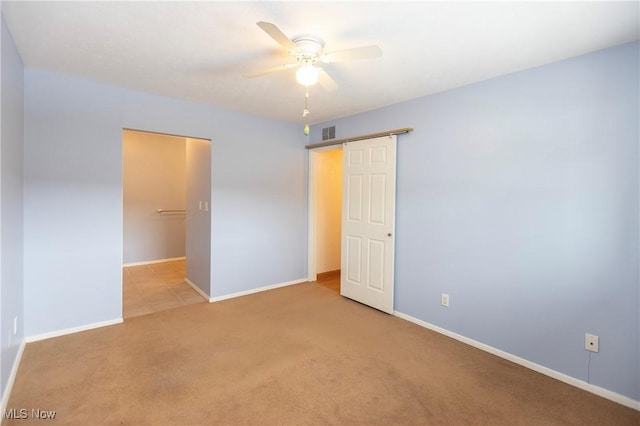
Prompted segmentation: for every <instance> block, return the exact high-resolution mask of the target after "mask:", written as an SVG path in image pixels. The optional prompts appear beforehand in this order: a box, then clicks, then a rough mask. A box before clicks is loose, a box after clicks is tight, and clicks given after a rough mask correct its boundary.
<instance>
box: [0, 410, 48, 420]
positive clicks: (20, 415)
mask: <svg viewBox="0 0 640 426" xmlns="http://www.w3.org/2000/svg"><path fill="white" fill-rule="evenodd" d="M3 417H4V418H5V419H7V420H9V419H16V420H25V419H37V420H51V419H55V418H56V412H55V411H50V410H41V409H39V408H32V409H31V410H27V409H26V408H20V409H18V408H8V409H5V410H4V413H3Z"/></svg>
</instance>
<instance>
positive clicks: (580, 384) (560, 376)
mask: <svg viewBox="0 0 640 426" xmlns="http://www.w3.org/2000/svg"><path fill="white" fill-rule="evenodd" d="M393 314H394V315H395V316H397V317H398V318H402V319H404V320H407V321H409V322H412V323H414V324H417V325H419V326H421V327H424V328H428V329H429V330H433V331H435V332H437V333H440V334H444V335H445V336H447V337H451V338H452V339H455V340H458V341H459V342H462V343H466V344H467V345H469V346H473V347H474V348H478V349H481V350H483V351H485V352H489V353H490V354H492V355H495V356H499V357H500V358H504V359H506V360H508V361H511V362H513V363H516V364H519V365H521V366H523V367H526V368H529V369H531V370H533V371H536V372H538V373H541V374H544V375H545V376H549V377H552V378H554V379H556V380H560V381H561V382H564V383H567V384H569V385H572V386H575V387H577V388H580V389H582V390H585V391H587V392H591V393H593V394H596V395H598V396H601V397H603V398H606V399H608V400H610V401H613V402H617V403H618V404H621V405H624V406H626V407H629V408H633V409H634V410H638V411H640V401H636V400H634V399H631V398H629V397H627V396H624V395H620V394H619V393H616V392H613V391H610V390H608V389H605V388H601V387H600V386H596V385H592V384H591V383H587V382H585V381H583V380H579V379H576V378H575V377H571V376H568V375H566V374H564V373H560V372H559V371H556V370H552V369H550V368H547V367H545V366H542V365H540V364H536V363H535V362H531V361H529V360H526V359H524V358H520V357H519V356H516V355H513V354H510V353H509V352H505V351H502V350H500V349H497V348H494V347H493V346H489V345H486V344H484V343H481V342H478V341H477V340H473V339H470V338H468V337H465V336H463V335H461V334H457V333H454V332H452V331H449V330H447V329H444V328H441V327H438V326H437V325H433V324H430V323H428V322H426V321H422V320H420V319H417V318H414V317H412V316H410V315H407V314H403V313H402V312H398V311H394V313H393Z"/></svg>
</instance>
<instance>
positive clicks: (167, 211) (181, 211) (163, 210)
mask: <svg viewBox="0 0 640 426" xmlns="http://www.w3.org/2000/svg"><path fill="white" fill-rule="evenodd" d="M186 212H187V211H186V210H169V209H158V214H162V213H186Z"/></svg>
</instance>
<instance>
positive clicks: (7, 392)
mask: <svg viewBox="0 0 640 426" xmlns="http://www.w3.org/2000/svg"><path fill="white" fill-rule="evenodd" d="M25 345H26V342H25V340H22V342H20V346H19V347H18V353H17V354H16V359H15V360H14V362H13V367H11V373H10V374H9V380H7V387H6V388H5V389H4V393H3V394H2V402H0V413H4V412H5V411H4V410H6V409H7V404H8V403H9V397H10V396H11V390H12V389H13V383H14V382H15V381H16V375H17V374H18V368H19V367H20V361H22V353H23V352H24V347H25Z"/></svg>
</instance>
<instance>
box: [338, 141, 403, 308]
mask: <svg viewBox="0 0 640 426" xmlns="http://www.w3.org/2000/svg"><path fill="white" fill-rule="evenodd" d="M342 191H343V198H342V199H343V201H342V202H343V205H342V262H341V263H342V265H341V269H342V273H341V282H340V293H341V294H342V295H343V296H345V297H348V298H350V299H353V300H356V301H358V302H360V303H364V304H365V305H369V306H371V307H374V308H376V309H379V310H381V311H384V312H387V313H393V265H394V226H395V204H396V136H395V135H391V136H385V137H381V138H375V139H367V140H363V141H358V142H350V143H348V144H345V146H344V148H343V171H342Z"/></svg>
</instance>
